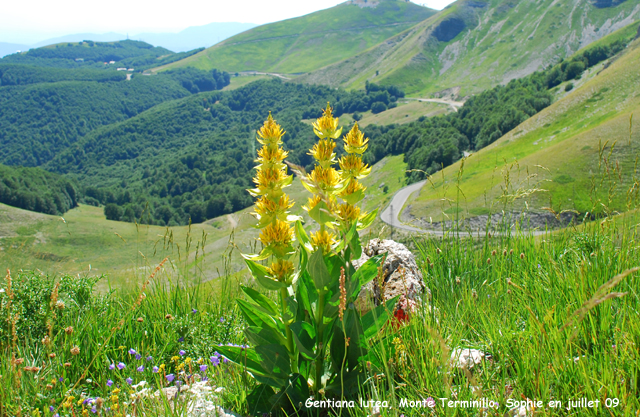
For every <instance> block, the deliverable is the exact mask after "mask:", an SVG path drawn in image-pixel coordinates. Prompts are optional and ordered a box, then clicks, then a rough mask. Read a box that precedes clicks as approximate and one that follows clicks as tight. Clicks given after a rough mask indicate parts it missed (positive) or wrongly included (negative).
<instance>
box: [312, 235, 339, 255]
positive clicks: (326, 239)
mask: <svg viewBox="0 0 640 417" xmlns="http://www.w3.org/2000/svg"><path fill="white" fill-rule="evenodd" d="M309 239H310V240H311V244H312V245H313V247H314V248H316V249H322V253H325V254H326V253H329V252H330V251H331V246H332V245H333V244H334V243H335V236H334V235H333V233H329V232H327V231H326V230H318V231H316V232H314V233H312V234H311V236H309Z"/></svg>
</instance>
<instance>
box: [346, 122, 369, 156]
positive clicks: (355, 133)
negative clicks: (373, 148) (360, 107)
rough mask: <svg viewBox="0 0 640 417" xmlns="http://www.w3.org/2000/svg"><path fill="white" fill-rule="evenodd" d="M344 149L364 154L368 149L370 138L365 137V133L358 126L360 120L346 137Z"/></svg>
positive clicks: (351, 152) (348, 151) (352, 152)
mask: <svg viewBox="0 0 640 417" xmlns="http://www.w3.org/2000/svg"><path fill="white" fill-rule="evenodd" d="M343 140H344V150H345V152H347V153H350V154H359V155H362V154H363V153H364V151H366V150H367V147H368V146H369V145H367V143H369V139H365V138H364V133H362V132H361V131H360V129H359V128H358V122H356V123H355V124H354V125H353V128H352V129H351V130H350V131H349V133H347V134H346V135H345V137H344V139H343Z"/></svg>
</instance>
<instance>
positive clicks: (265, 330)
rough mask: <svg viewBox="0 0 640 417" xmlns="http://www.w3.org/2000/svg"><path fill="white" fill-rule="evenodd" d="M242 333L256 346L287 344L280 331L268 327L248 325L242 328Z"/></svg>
mask: <svg viewBox="0 0 640 417" xmlns="http://www.w3.org/2000/svg"><path fill="white" fill-rule="evenodd" d="M244 334H245V335H246V336H247V339H249V341H250V342H251V343H252V344H254V345H256V346H260V345H272V344H277V345H283V346H285V345H286V344H287V340H286V339H285V338H284V336H282V334H281V333H279V332H276V331H274V330H273V329H272V328H269V327H256V326H249V327H247V328H246V329H244Z"/></svg>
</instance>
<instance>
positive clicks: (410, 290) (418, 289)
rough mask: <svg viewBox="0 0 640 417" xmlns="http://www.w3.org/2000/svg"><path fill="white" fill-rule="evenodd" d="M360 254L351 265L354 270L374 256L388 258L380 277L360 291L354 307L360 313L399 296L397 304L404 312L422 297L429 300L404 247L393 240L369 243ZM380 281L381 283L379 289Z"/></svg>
mask: <svg viewBox="0 0 640 417" xmlns="http://www.w3.org/2000/svg"><path fill="white" fill-rule="evenodd" d="M362 252H363V253H362V257H361V258H360V259H358V260H356V261H354V262H353V265H354V267H355V268H356V269H358V268H359V267H360V266H361V265H362V264H363V263H365V262H366V261H367V260H368V259H369V258H371V257H373V256H376V255H380V254H383V253H386V254H387V257H386V259H385V261H384V264H383V265H382V271H381V274H382V276H381V277H380V278H374V279H373V281H371V282H369V283H368V284H367V285H366V286H365V287H364V288H362V290H361V291H360V295H359V296H358V300H357V301H356V304H357V307H358V310H360V311H361V312H365V311H368V310H370V309H371V308H372V307H373V306H376V305H380V303H381V302H382V301H383V300H384V301H386V300H390V299H391V298H393V297H395V296H397V295H400V296H401V302H400V303H399V304H400V305H401V306H402V308H405V309H407V308H410V307H411V306H414V305H416V304H417V303H420V302H421V301H422V297H423V296H427V297H429V298H430V297H431V292H430V291H429V289H428V288H426V287H425V285H424V280H423V278H422V272H421V271H420V268H418V264H417V263H416V259H415V256H414V255H413V253H411V251H410V250H409V249H407V247H406V246H404V245H403V244H401V243H398V242H395V241H393V240H380V239H372V240H371V241H369V243H368V244H367V245H366V246H365V247H364V248H363V250H362ZM380 281H382V282H383V284H382V287H381V286H380Z"/></svg>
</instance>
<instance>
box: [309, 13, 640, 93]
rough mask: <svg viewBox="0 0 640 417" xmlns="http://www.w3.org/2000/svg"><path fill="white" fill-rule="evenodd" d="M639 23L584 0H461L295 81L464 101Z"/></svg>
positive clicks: (632, 16) (633, 17)
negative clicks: (379, 87)
mask: <svg viewBox="0 0 640 417" xmlns="http://www.w3.org/2000/svg"><path fill="white" fill-rule="evenodd" d="M599 5H600V6H603V5H604V4H599ZM604 6H606V5H604ZM638 19H640V5H638V4H637V2H634V1H626V2H615V3H611V4H610V5H609V6H608V7H596V5H594V3H593V2H587V1H584V0H564V1H557V0H556V1H553V0H543V1H537V2H533V1H514V0H459V1H457V2H456V3H453V4H452V5H450V6H449V7H447V8H445V9H444V10H442V11H441V12H439V13H438V14H436V15H434V16H432V17H431V18H429V19H427V20H425V21H424V22H422V23H420V24H418V25H416V26H414V27H412V28H411V29H409V30H407V31H405V32H403V33H401V34H398V35H396V36H395V37H392V38H390V39H388V40H387V41H385V42H384V43H381V44H379V45H377V46H375V47H373V48H370V49H368V50H367V51H364V52H362V53H359V54H358V55H357V56H352V57H349V58H347V59H345V60H343V61H340V62H337V63H335V64H333V65H329V66H327V67H325V68H322V69H320V70H318V71H315V72H312V73H311V74H308V75H304V76H301V77H299V78H298V79H297V80H296V81H298V82H305V83H311V84H327V85H333V86H338V85H340V86H344V87H348V88H361V87H362V86H363V85H364V83H365V81H367V80H373V81H375V82H377V83H383V84H384V83H390V84H394V85H399V86H401V87H403V88H404V89H405V91H406V92H407V93H408V94H414V95H419V94H425V95H426V94H436V93H439V94H438V95H446V96H448V95H450V94H452V95H454V96H460V97H464V96H469V95H470V94H474V93H477V92H479V91H482V90H484V89H486V88H488V87H491V86H493V85H496V84H503V83H506V82H508V81H509V80H511V79H514V78H520V77H523V76H525V75H528V74H530V73H532V72H534V71H536V70H540V69H543V68H544V67H546V66H548V65H550V64H555V63H556V62H558V61H559V60H560V59H562V58H564V57H567V56H569V55H571V54H572V53H573V52H575V51H577V50H578V49H580V48H582V47H584V46H586V45H587V44H589V43H591V42H594V41H597V40H598V39H600V38H602V37H603V36H606V35H608V34H610V33H612V32H614V31H616V30H618V29H620V28H622V27H624V26H627V25H629V24H632V23H633V22H634V21H637V20H638ZM635 29H637V26H636V27H635V28H630V29H629V31H630V32H631V31H633V30H635Z"/></svg>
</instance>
